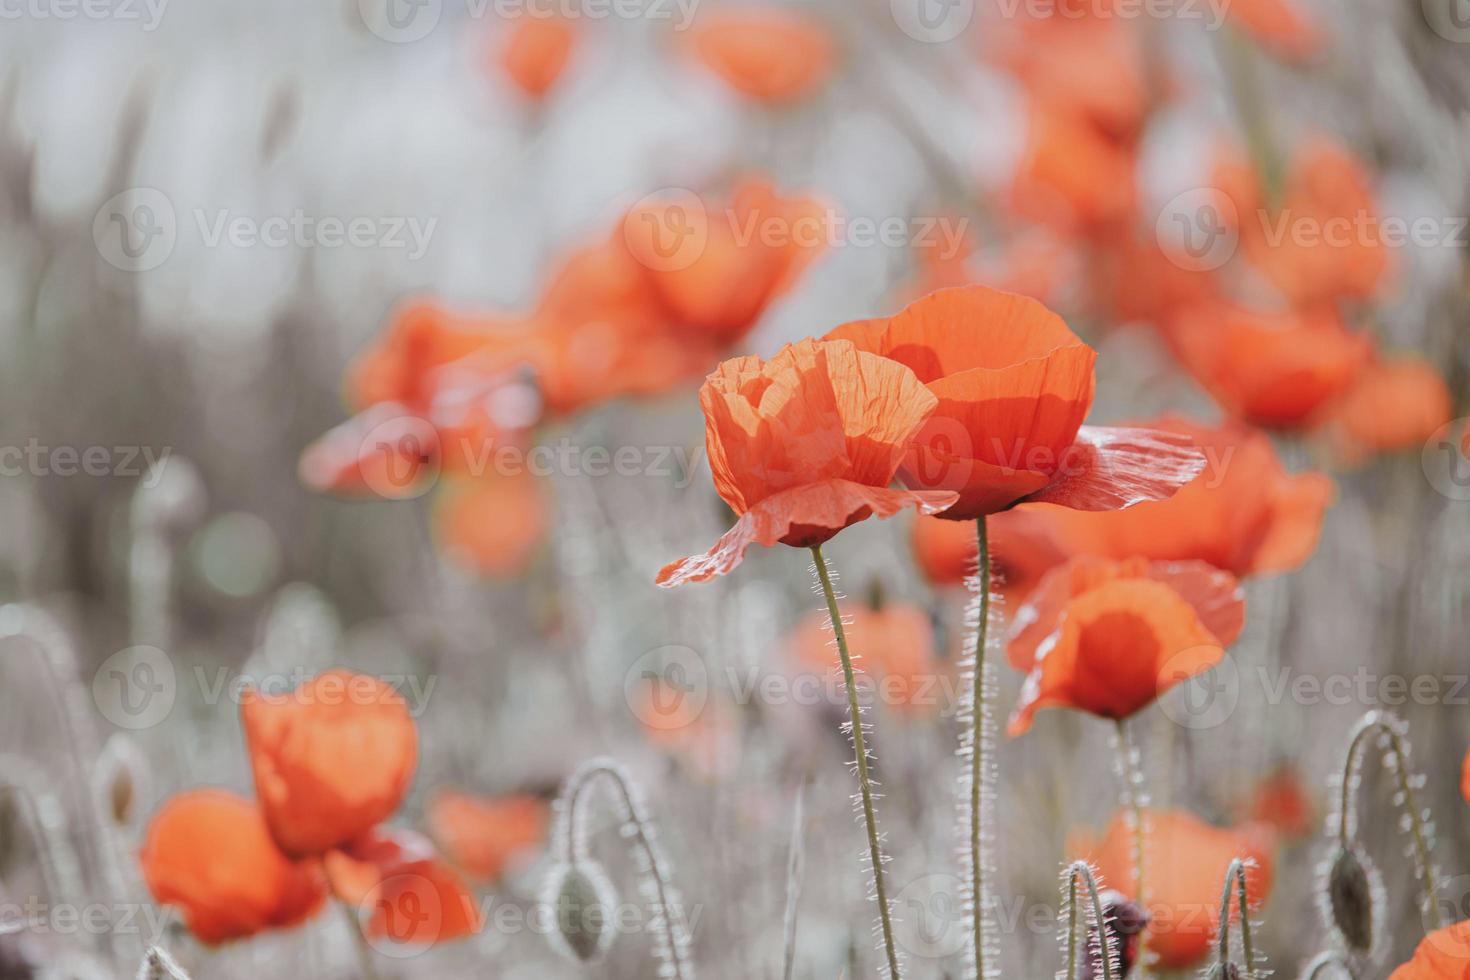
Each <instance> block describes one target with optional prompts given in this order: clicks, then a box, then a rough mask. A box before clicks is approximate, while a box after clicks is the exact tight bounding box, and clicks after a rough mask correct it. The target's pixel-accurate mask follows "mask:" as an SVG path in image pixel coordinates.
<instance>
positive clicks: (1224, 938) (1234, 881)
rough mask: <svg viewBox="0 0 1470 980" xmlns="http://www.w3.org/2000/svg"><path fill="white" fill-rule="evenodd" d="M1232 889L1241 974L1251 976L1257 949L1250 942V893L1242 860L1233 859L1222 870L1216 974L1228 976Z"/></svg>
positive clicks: (1253, 971)
mask: <svg viewBox="0 0 1470 980" xmlns="http://www.w3.org/2000/svg"><path fill="white" fill-rule="evenodd" d="M1232 886H1234V888H1235V898H1236V904H1237V908H1238V911H1239V914H1240V949H1241V955H1242V956H1243V957H1244V959H1245V972H1244V973H1243V974H1241V976H1242V977H1245V978H1250V977H1254V976H1255V975H1256V950H1255V944H1254V943H1252V942H1251V920H1250V903H1249V896H1248V894H1247V892H1246V878H1245V862H1244V861H1242V860H1241V859H1240V858H1236V859H1234V860H1233V861H1231V862H1230V867H1229V868H1227V869H1226V871H1225V888H1224V891H1222V892H1221V894H1220V928H1219V942H1218V945H1217V948H1216V955H1217V959H1216V963H1217V965H1218V966H1219V968H1220V969H1219V971H1218V975H1219V976H1222V977H1223V976H1227V975H1228V974H1227V972H1226V968H1227V967H1228V966H1229V964H1230V898H1231V894H1230V893H1231V887H1232Z"/></svg>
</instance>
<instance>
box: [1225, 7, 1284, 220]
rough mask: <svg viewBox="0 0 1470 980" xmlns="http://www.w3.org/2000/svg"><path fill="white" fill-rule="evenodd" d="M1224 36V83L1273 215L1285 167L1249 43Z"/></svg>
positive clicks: (1228, 33)
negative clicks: (1228, 88) (1228, 89)
mask: <svg viewBox="0 0 1470 980" xmlns="http://www.w3.org/2000/svg"><path fill="white" fill-rule="evenodd" d="M1224 35H1225V36H1224V37H1223V38H1222V40H1221V43H1222V47H1223V58H1222V61H1223V64H1224V68H1225V75H1226V81H1227V82H1228V84H1229V85H1230V90H1231V95H1232V98H1233V101H1234V102H1235V110H1236V112H1237V113H1238V114H1239V115H1240V122H1241V125H1242V126H1243V127H1244V129H1245V137H1246V142H1247V143H1248V144H1249V146H1250V151H1251V156H1252V158H1254V160H1255V164H1256V169H1257V170H1258V171H1260V174H1261V186H1262V188H1263V190H1264V192H1265V199H1266V207H1267V208H1269V209H1270V210H1271V212H1272V213H1273V214H1274V213H1275V212H1276V210H1277V209H1278V208H1279V207H1280V206H1281V196H1282V188H1283V184H1284V183H1285V172H1286V167H1285V165H1284V163H1283V160H1282V156H1281V151H1280V148H1279V147H1278V146H1277V143H1276V134H1275V132H1274V131H1273V130H1272V128H1271V116H1270V109H1269V107H1268V105H1267V102H1266V99H1265V96H1264V94H1263V93H1262V92H1261V86H1260V71H1259V66H1258V65H1257V64H1256V58H1255V52H1254V51H1253V50H1251V47H1250V43H1249V42H1248V41H1246V40H1245V39H1244V38H1242V37H1241V36H1240V34H1239V33H1237V32H1236V31H1235V30H1233V29H1232V30H1227V31H1225V32H1224ZM1241 217H1242V218H1244V217H1245V216H1244V215H1242V216H1241ZM1252 217H1254V216H1252Z"/></svg>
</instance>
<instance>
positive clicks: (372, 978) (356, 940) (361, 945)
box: [337, 898, 378, 980]
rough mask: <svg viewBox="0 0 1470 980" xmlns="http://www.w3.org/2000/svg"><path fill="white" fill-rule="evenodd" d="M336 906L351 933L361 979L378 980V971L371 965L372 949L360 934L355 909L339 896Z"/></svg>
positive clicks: (359, 925) (360, 927) (359, 924)
mask: <svg viewBox="0 0 1470 980" xmlns="http://www.w3.org/2000/svg"><path fill="white" fill-rule="evenodd" d="M337 907H338V908H340V909H341V910H342V915H343V917H344V918H345V919H346V920H347V929H348V931H350V932H351V933H352V948H353V949H354V950H356V952H357V970H358V972H359V973H360V974H362V980H378V971H377V970H376V969H375V968H374V967H373V951H372V949H371V948H369V946H368V944H367V937H366V936H364V935H363V934H362V922H361V921H360V920H359V919H358V917H357V910H356V909H354V908H353V907H352V906H351V905H349V904H348V903H347V902H346V901H344V900H343V899H341V898H339V899H337Z"/></svg>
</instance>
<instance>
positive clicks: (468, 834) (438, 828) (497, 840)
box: [427, 789, 551, 882]
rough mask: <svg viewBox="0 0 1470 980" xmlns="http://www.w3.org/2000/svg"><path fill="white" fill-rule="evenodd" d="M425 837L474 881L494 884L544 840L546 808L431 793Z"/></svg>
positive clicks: (537, 803) (523, 799) (520, 800)
mask: <svg viewBox="0 0 1470 980" xmlns="http://www.w3.org/2000/svg"><path fill="white" fill-rule="evenodd" d="M427 820H428V827H429V834H430V835H431V836H432V837H433V838H434V840H435V841H437V842H438V844H439V846H440V847H441V848H442V849H443V850H444V853H445V854H446V855H448V856H449V859H450V860H451V861H453V862H454V863H455V864H456V865H458V866H459V867H460V868H463V869H464V871H465V872H466V873H467V874H469V875H470V876H471V877H473V878H475V879H476V880H478V881H484V882H496V881H499V880H500V879H501V878H502V877H504V875H505V874H506V872H507V871H508V870H510V869H511V868H512V867H514V866H515V865H516V864H517V863H518V862H521V861H524V860H526V859H527V858H528V857H530V856H531V855H532V854H534V853H536V852H537V851H539V850H540V849H541V847H542V845H543V844H545V842H546V833H547V829H548V827H549V825H550V821H551V808H550V807H549V806H547V804H546V802H545V801H544V800H541V799H539V798H537V797H535V796H501V797H482V796H472V795H470V794H469V793H464V792H461V791H459V790H456V789H441V790H439V791H438V792H437V793H435V794H434V798H433V799H432V800H431V801H430V802H429V809H428V815H427Z"/></svg>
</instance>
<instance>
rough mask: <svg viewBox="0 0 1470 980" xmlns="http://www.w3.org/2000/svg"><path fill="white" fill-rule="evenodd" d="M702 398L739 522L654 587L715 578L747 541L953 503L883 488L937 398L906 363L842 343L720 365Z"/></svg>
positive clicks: (789, 539) (796, 538)
mask: <svg viewBox="0 0 1470 980" xmlns="http://www.w3.org/2000/svg"><path fill="white" fill-rule="evenodd" d="M699 397H700V404H701V405H702V406H703V408H704V415H705V435H706V444H707V448H708V451H709V460H710V467H711V469H712V470H713V473H714V479H715V487H716V489H717V490H718V491H719V493H720V496H721V497H722V498H724V500H725V502H726V503H727V504H729V505H730V507H731V509H733V510H734V511H735V513H736V514H738V515H739V520H738V521H737V522H736V524H735V526H734V527H733V528H731V529H730V531H728V532H727V533H726V534H725V535H724V536H723V537H721V538H720V540H719V541H718V542H717V543H716V544H715V546H714V547H713V548H711V549H710V551H709V552H708V553H707V554H705V555H701V556H697V557H693V558H685V559H681V560H680V561H677V562H674V563H672V564H670V565H668V566H666V567H665V568H664V569H663V570H662V571H661V572H660V573H659V575H658V582H659V584H660V585H664V586H674V585H680V584H682V583H684V582H697V581H703V580H706V579H710V578H713V577H715V576H716V575H723V574H725V573H726V572H729V571H730V570H731V569H733V568H734V567H735V566H736V565H738V564H740V562H741V560H742V559H743V558H744V556H745V552H746V549H748V548H749V547H750V546H751V545H752V544H762V545H766V546H768V547H769V546H774V545H776V544H778V543H779V544H787V545H791V546H792V547H811V546H814V545H819V544H821V543H822V542H824V541H827V540H828V539H830V538H831V537H833V536H834V535H835V534H837V532H839V531H841V530H842V529H843V528H845V527H847V526H848V525H850V524H854V523H856V522H858V521H861V520H866V519H867V518H869V517H889V516H891V515H893V514H895V513H897V512H898V511H900V510H903V509H904V508H907V507H917V508H918V509H920V510H921V511H923V512H926V513H934V512H936V511H939V510H942V509H944V508H945V507H948V506H949V505H951V504H952V503H954V501H955V499H956V494H954V493H952V492H947V491H929V492H923V491H919V492H915V491H908V490H896V489H892V488H890V487H889V483H890V482H891V481H892V479H893V475H894V473H895V472H896V471H897V469H898V465H899V462H900V461H901V460H902V458H903V455H904V453H905V452H906V451H907V450H908V446H909V442H910V440H911V439H912V438H913V436H914V433H915V432H917V431H918V429H919V427H920V426H921V425H922V424H923V422H924V420H925V419H926V418H928V417H929V415H930V413H932V412H933V411H934V408H935V405H936V404H937V399H936V398H935V396H934V395H932V394H930V393H929V391H928V390H926V389H925V387H924V386H923V385H922V384H920V383H919V380H918V378H916V377H915V376H914V373H913V372H912V371H910V370H909V369H908V368H906V367H904V366H903V365H902V364H899V363H898V362H896V361H892V360H889V359H887V358H883V357H878V356H875V355H873V354H869V353H866V352H864V351H860V350H858V349H857V348H856V347H855V346H854V345H853V344H852V343H850V342H847V341H816V340H803V341H800V342H799V343H796V344H790V345H787V346H786V347H784V348H782V349H781V350H780V351H779V352H777V354H776V355H775V356H774V357H772V358H771V359H770V360H769V361H762V360H761V359H760V358H758V357H740V358H735V359H733V360H729V361H726V362H725V363H723V364H721V365H720V367H719V369H718V370H716V371H715V373H713V374H711V375H710V376H709V379H708V380H706V381H705V383H704V387H702V388H701V389H700V392H699Z"/></svg>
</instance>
